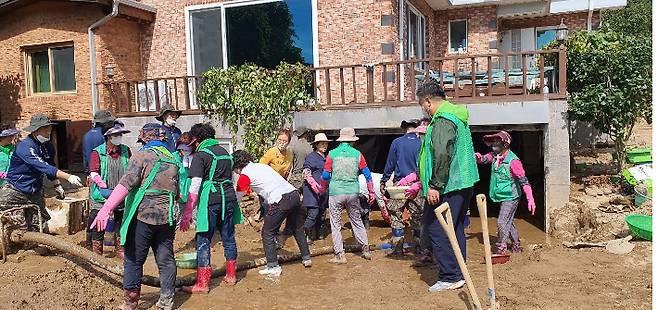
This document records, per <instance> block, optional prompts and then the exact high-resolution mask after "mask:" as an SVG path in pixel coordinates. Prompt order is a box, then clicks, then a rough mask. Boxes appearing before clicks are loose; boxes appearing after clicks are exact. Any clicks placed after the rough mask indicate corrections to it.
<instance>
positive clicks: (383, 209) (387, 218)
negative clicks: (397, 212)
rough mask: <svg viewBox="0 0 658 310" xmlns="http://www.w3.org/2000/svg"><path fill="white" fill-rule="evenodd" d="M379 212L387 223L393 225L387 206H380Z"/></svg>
mask: <svg viewBox="0 0 658 310" xmlns="http://www.w3.org/2000/svg"><path fill="white" fill-rule="evenodd" d="M377 205H379V204H377ZM379 212H381V214H382V218H383V219H384V221H386V223H388V224H389V225H391V216H390V215H389V214H388V209H387V208H386V206H385V205H384V206H379Z"/></svg>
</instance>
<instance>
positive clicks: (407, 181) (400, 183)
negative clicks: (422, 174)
mask: <svg viewBox="0 0 658 310" xmlns="http://www.w3.org/2000/svg"><path fill="white" fill-rule="evenodd" d="M416 181H418V176H417V175H416V173H415V172H412V173H410V174H409V175H407V176H406V177H404V178H402V179H401V180H400V181H398V183H396V184H395V186H406V185H409V184H411V183H413V182H416Z"/></svg>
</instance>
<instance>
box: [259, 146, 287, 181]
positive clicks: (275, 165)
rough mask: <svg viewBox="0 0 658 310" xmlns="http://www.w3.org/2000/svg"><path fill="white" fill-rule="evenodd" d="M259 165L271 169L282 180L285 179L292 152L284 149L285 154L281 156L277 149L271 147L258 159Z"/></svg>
mask: <svg viewBox="0 0 658 310" xmlns="http://www.w3.org/2000/svg"><path fill="white" fill-rule="evenodd" d="M260 163H261V164H265V165H268V166H270V167H272V169H274V170H275V171H276V172H278V173H279V174H280V175H281V176H282V177H283V178H284V179H287V178H288V172H290V166H291V165H292V152H290V150H289V149H286V154H285V155H283V154H281V151H279V149H278V148H277V147H272V148H270V149H269V150H267V152H265V154H264V155H263V157H261V158H260Z"/></svg>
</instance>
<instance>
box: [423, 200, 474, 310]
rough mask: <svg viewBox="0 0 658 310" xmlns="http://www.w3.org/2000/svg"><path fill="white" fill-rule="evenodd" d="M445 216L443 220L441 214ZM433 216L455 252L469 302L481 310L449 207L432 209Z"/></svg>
mask: <svg viewBox="0 0 658 310" xmlns="http://www.w3.org/2000/svg"><path fill="white" fill-rule="evenodd" d="M444 213H445V214H446V216H445V218H444V217H443V214H444ZM434 214H435V215H436V218H437V219H438V220H439V223H440V224H441V227H443V230H444V231H445V232H446V235H448V240H450V245H451V246H452V251H453V252H455V257H456V258H457V263H458V264H459V269H461V272H462V275H464V280H465V281H466V287H468V292H469V294H470V295H471V300H473V304H474V306H475V309H478V310H479V309H482V304H481V303H480V298H479V297H478V295H477V292H476V291H475V286H474V285H473V280H472V279H471V275H470V273H469V272H468V269H467V268H466V262H464V256H462V251H461V249H460V248H459V243H457V235H455V226H454V225H453V224H452V214H451V213H450V206H449V205H448V203H447V202H445V203H443V204H442V205H440V206H438V207H437V208H436V209H434Z"/></svg>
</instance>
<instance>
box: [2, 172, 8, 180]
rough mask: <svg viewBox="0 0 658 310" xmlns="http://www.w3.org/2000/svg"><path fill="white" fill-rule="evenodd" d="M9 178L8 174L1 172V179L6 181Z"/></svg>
mask: <svg viewBox="0 0 658 310" xmlns="http://www.w3.org/2000/svg"><path fill="white" fill-rule="evenodd" d="M6 178H7V173H6V172H0V179H3V180H4V179H6Z"/></svg>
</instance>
